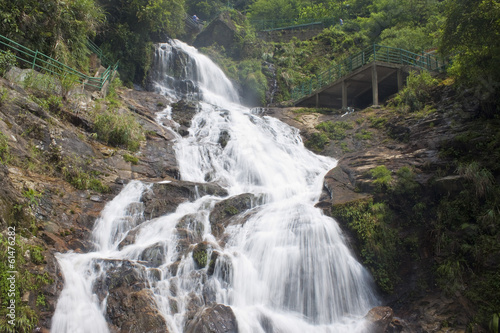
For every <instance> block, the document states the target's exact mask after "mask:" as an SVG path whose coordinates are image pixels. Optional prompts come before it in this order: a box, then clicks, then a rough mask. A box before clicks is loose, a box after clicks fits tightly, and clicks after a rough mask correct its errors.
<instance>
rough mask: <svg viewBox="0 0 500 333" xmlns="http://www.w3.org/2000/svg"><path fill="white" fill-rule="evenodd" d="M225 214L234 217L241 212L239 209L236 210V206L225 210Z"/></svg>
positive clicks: (227, 207)
mask: <svg viewBox="0 0 500 333" xmlns="http://www.w3.org/2000/svg"><path fill="white" fill-rule="evenodd" d="M224 212H225V213H226V215H229V216H233V215H236V214H238V213H239V210H238V208H236V207H234V206H226V207H225V208H224Z"/></svg>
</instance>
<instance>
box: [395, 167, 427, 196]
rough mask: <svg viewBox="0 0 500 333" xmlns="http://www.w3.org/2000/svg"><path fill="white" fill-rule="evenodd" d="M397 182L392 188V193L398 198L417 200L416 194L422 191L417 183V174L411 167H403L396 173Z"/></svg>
mask: <svg viewBox="0 0 500 333" xmlns="http://www.w3.org/2000/svg"><path fill="white" fill-rule="evenodd" d="M396 177H397V181H396V183H395V185H394V186H393V187H392V193H393V195H394V196H396V197H401V196H406V197H410V198H412V199H416V198H415V194H416V192H417V191H418V190H419V189H420V185H419V184H418V183H417V182H416V181H415V173H414V172H413V170H412V169H411V168H410V167H407V166H405V167H402V168H401V169H399V170H398V171H396Z"/></svg>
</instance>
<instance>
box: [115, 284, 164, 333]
mask: <svg viewBox="0 0 500 333" xmlns="http://www.w3.org/2000/svg"><path fill="white" fill-rule="evenodd" d="M106 315H107V318H108V319H109V321H110V322H111V323H112V324H113V326H114V327H116V328H117V330H116V331H115V332H144V333H165V332H169V330H168V328H167V323H166V321H165V319H164V318H163V316H162V315H161V313H160V312H159V311H158V309H157V308H156V302H155V300H154V296H153V292H152V291H151V290H149V289H143V290H140V291H138V292H132V293H126V292H118V293H114V294H112V295H110V296H109V297H108V308H107V312H106Z"/></svg>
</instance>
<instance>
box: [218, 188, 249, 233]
mask: <svg viewBox="0 0 500 333" xmlns="http://www.w3.org/2000/svg"><path fill="white" fill-rule="evenodd" d="M258 204H259V200H258V198H257V197H256V196H255V195H253V194H250V193H243V194H240V195H237V196H234V197H231V198H229V199H226V200H223V201H221V202H218V203H217V204H216V205H215V207H214V209H213V210H212V212H211V213H210V217H209V220H210V225H211V227H212V234H213V235H214V236H215V237H217V238H219V237H221V236H222V234H223V233H224V230H225V228H226V227H227V226H228V225H229V224H230V223H231V222H232V220H233V218H234V217H235V216H236V215H238V214H241V213H243V212H245V211H247V210H249V209H250V208H253V207H255V206H257V205H258Z"/></svg>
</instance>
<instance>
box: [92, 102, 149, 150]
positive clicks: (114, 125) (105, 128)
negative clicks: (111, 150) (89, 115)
mask: <svg viewBox="0 0 500 333" xmlns="http://www.w3.org/2000/svg"><path fill="white" fill-rule="evenodd" d="M94 130H95V132H96V133H97V138H98V139H99V140H101V141H103V142H105V143H108V144H110V145H114V146H125V147H126V148H127V149H129V150H131V151H136V150H138V149H139V146H140V143H141V141H143V140H144V139H145V137H144V131H143V129H142V127H141V125H140V124H139V123H138V122H137V119H136V118H135V117H134V116H133V115H132V114H130V113H127V112H124V113H123V114H120V113H118V112H117V111H114V110H109V109H107V110H105V111H102V112H96V114H95V118H94Z"/></svg>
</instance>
